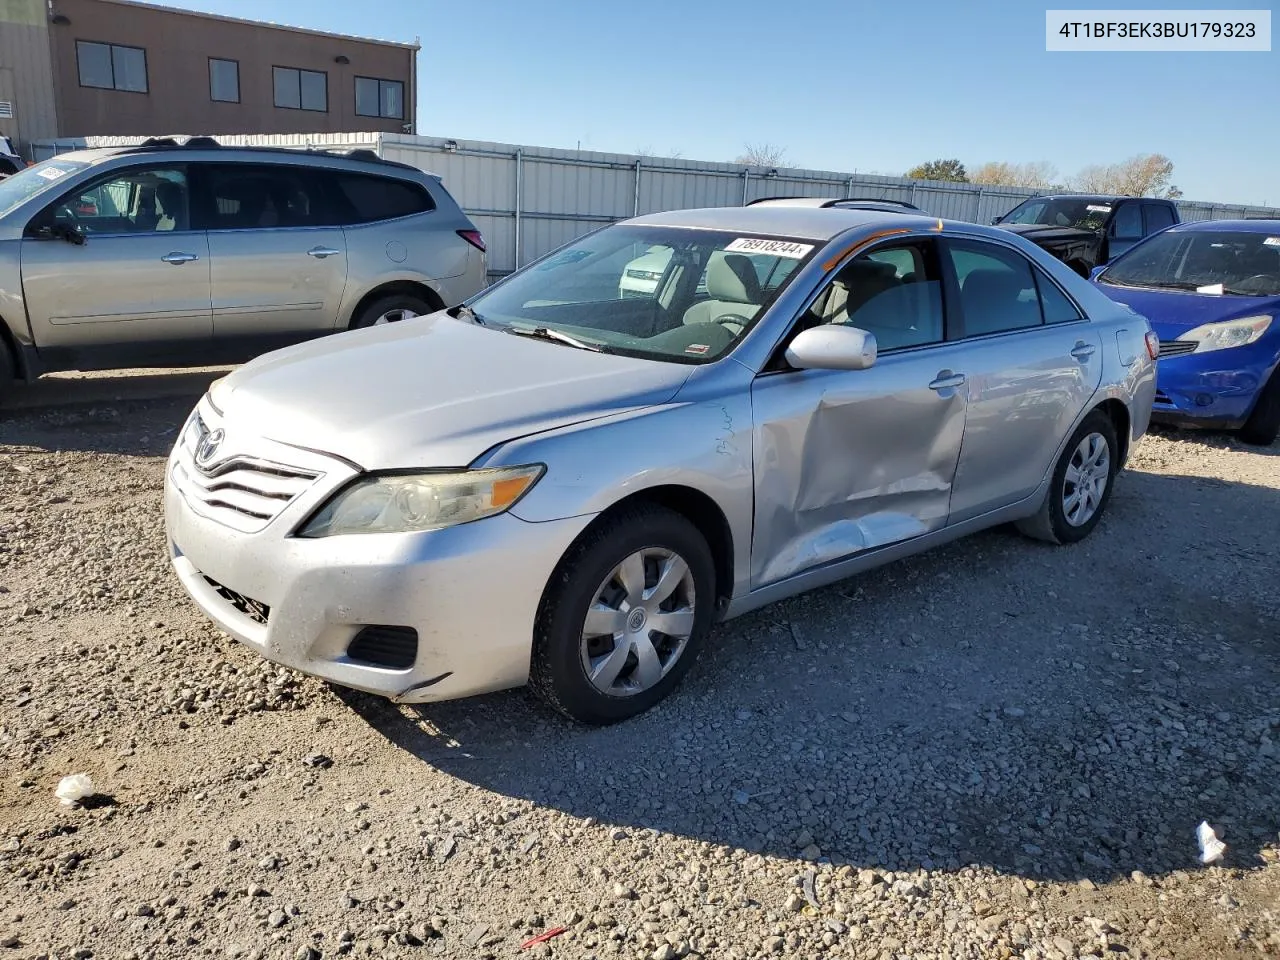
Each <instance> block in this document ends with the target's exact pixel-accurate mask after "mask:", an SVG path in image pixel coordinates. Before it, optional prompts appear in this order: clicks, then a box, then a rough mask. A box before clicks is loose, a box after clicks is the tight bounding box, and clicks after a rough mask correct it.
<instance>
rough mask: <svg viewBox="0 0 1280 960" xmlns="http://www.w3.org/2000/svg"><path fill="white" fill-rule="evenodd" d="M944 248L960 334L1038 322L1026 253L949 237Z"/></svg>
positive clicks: (978, 334)
mask: <svg viewBox="0 0 1280 960" xmlns="http://www.w3.org/2000/svg"><path fill="white" fill-rule="evenodd" d="M946 249H947V257H948V258H949V260H950V262H951V266H952V269H953V270H954V271H955V275H956V284H957V286H958V287H959V290H960V311H961V315H962V327H961V329H962V331H963V335H964V336H966V337H981V336H985V335H986V334H989V333H1003V332H1005V331H1007V330H1022V329H1026V328H1028V327H1038V326H1040V322H1041V314H1040V298H1039V297H1038V296H1037V294H1036V283H1035V279H1034V278H1033V277H1032V275H1031V264H1030V263H1029V262H1028V261H1027V259H1026V257H1024V256H1022V254H1020V253H1017V252H1015V251H1013V250H1009V249H1007V248H1005V247H1000V246H996V245H995V244H990V243H981V242H978V241H971V240H952V241H950V242H948V243H947V244H946Z"/></svg>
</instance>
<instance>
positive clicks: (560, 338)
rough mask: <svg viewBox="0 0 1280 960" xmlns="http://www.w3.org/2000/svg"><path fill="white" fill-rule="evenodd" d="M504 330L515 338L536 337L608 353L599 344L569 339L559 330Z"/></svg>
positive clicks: (521, 328) (535, 328) (581, 348)
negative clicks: (514, 335)
mask: <svg viewBox="0 0 1280 960" xmlns="http://www.w3.org/2000/svg"><path fill="white" fill-rule="evenodd" d="M505 329H506V331H507V333H514V334H516V336H520V337H537V338H538V339H539V340H550V341H551V342H552V343H563V344H565V345H566V346H570V347H577V348H578V349H579V350H590V351H591V352H592V353H608V352H609V350H608V348H606V347H604V346H603V345H601V344H599V343H588V342H587V341H586V340H579V339H578V338H577V337H571V336H569V334H567V333H561V332H560V331H559V330H552V329H551V328H550V327H507V328H505Z"/></svg>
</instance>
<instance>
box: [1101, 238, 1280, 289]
mask: <svg viewBox="0 0 1280 960" xmlns="http://www.w3.org/2000/svg"><path fill="white" fill-rule="evenodd" d="M1098 279H1099V280H1100V281H1101V282H1102V283H1110V284H1116V285H1119V286H1126V287H1156V288H1162V289H1172V290H1192V291H1196V292H1199V293H1209V294H1225V295H1234V296H1241V297H1276V296H1280V225H1278V226H1277V230H1276V233H1275V234H1274V235H1272V234H1266V233H1255V232H1250V231H1232V230H1221V231H1219V230H1170V231H1167V232H1165V233H1160V234H1156V235H1155V236H1154V237H1152V238H1151V239H1150V240H1148V241H1147V242H1146V243H1143V244H1140V245H1138V246H1136V247H1134V248H1133V250H1131V251H1130V252H1128V253H1126V254H1124V255H1123V256H1122V257H1120V258H1119V259H1117V260H1116V261H1115V262H1114V263H1113V264H1112V265H1111V266H1109V267H1107V269H1106V270H1105V271H1103V273H1102V274H1101V275H1100V276H1099V277H1098Z"/></svg>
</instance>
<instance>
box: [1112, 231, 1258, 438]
mask: <svg viewBox="0 0 1280 960" xmlns="http://www.w3.org/2000/svg"><path fill="white" fill-rule="evenodd" d="M1091 279H1093V281H1094V282H1095V283H1096V284H1097V285H1098V287H1099V288H1100V289H1101V290H1102V291H1103V292H1105V293H1106V294H1107V296H1109V297H1110V298H1111V299H1112V300H1116V301H1118V302H1120V303H1123V304H1127V305H1128V306H1130V307H1132V308H1133V309H1134V310H1135V311H1137V312H1138V313H1140V314H1142V315H1143V316H1144V317H1146V318H1147V319H1148V320H1149V321H1150V323H1151V326H1152V329H1154V330H1155V332H1156V334H1157V335H1158V336H1159V337H1160V359H1159V363H1158V366H1157V368H1156V399H1155V405H1154V407H1153V408H1152V416H1153V418H1155V419H1159V420H1163V421H1165V422H1169V423H1174V424H1181V425H1204V426H1212V427H1217V428H1220V429H1224V430H1231V431H1237V432H1238V433H1239V436H1240V439H1242V440H1244V441H1245V442H1247V443H1256V444H1269V443H1272V442H1274V441H1275V439H1276V436H1277V435H1278V434H1280V372H1277V367H1278V366H1280V319H1278V318H1280V220H1202V221H1197V222H1192V223H1182V224H1178V225H1177V226H1173V227H1169V228H1168V229H1167V230H1163V231H1161V232H1160V233H1157V234H1153V235H1152V236H1151V237H1148V238H1147V239H1146V240H1144V241H1142V242H1141V243H1139V244H1138V245H1137V246H1135V247H1133V248H1132V249H1130V250H1129V251H1128V252H1126V253H1124V254H1122V255H1121V256H1119V257H1117V258H1116V259H1114V260H1112V261H1111V262H1110V263H1108V264H1107V265H1106V266H1104V267H1099V268H1097V269H1095V270H1094V271H1093V273H1092V275H1091Z"/></svg>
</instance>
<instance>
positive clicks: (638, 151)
mask: <svg viewBox="0 0 1280 960" xmlns="http://www.w3.org/2000/svg"><path fill="white" fill-rule="evenodd" d="M631 152H632V153H634V154H635V155H636V156H637V157H654V158H658V159H664V160H679V159H680V158H681V157H683V156H684V151H683V150H677V149H676V148H675V147H672V148H671V149H670V150H668V151H666V152H665V153H663V152H661V151H659V150H655V149H653V147H636V148H635V149H634V150H633V151H631Z"/></svg>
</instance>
